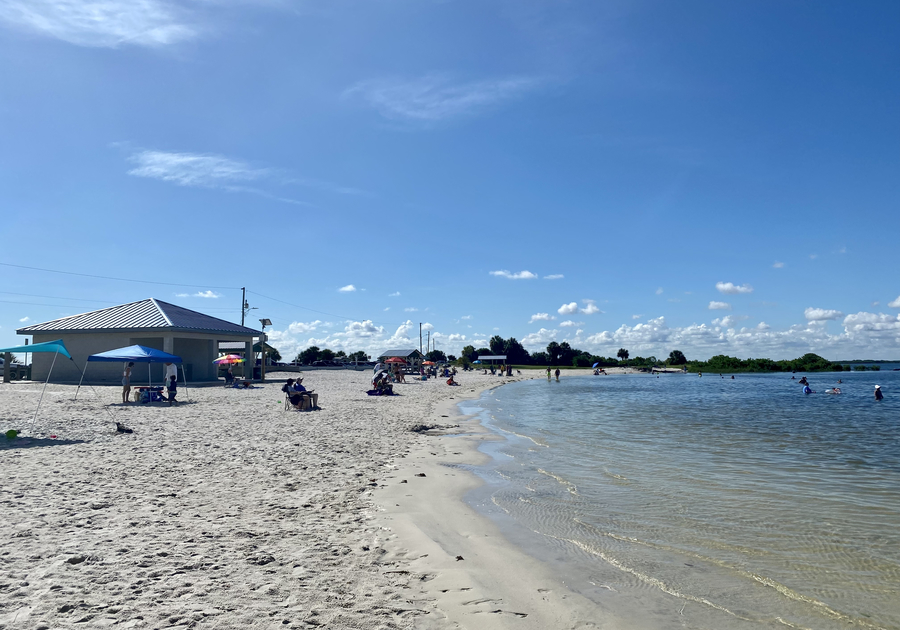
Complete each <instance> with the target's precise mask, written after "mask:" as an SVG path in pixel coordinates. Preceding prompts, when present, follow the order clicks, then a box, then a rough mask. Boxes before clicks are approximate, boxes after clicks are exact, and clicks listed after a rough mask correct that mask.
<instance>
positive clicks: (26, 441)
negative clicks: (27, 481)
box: [0, 436, 87, 451]
mask: <svg viewBox="0 0 900 630" xmlns="http://www.w3.org/2000/svg"><path fill="white" fill-rule="evenodd" d="M86 442H87V440H61V439H58V438H34V437H17V438H15V439H14V440H10V439H8V438H3V437H2V436H0V451H8V450H12V449H17V448H37V447H39V446H67V445H69V444H84V443H86Z"/></svg>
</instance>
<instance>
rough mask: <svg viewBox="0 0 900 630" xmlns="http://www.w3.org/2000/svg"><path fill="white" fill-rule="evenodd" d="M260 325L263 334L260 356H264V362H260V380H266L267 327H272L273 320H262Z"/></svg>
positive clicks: (260, 342)
mask: <svg viewBox="0 0 900 630" xmlns="http://www.w3.org/2000/svg"><path fill="white" fill-rule="evenodd" d="M259 323H260V324H262V334H261V335H260V336H259V349H260V354H262V360H261V361H260V362H259V380H261V381H264V380H266V326H271V325H272V320H271V319H261V320H259Z"/></svg>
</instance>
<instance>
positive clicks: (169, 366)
mask: <svg viewBox="0 0 900 630" xmlns="http://www.w3.org/2000/svg"><path fill="white" fill-rule="evenodd" d="M173 376H174V377H175V380H176V381H177V380H178V366H176V365H175V364H174V363H166V380H165V381H164V382H165V383H167V384H168V382H169V381H170V380H171V377H173Z"/></svg>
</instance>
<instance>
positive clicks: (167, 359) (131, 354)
mask: <svg viewBox="0 0 900 630" xmlns="http://www.w3.org/2000/svg"><path fill="white" fill-rule="evenodd" d="M32 352H33V351H32ZM88 361H110V362H119V363H124V362H128V361H134V362H135V363H181V357H179V356H175V355H174V354H169V353H168V352H163V351H162V350H155V349H154V348H147V347H146V346H128V347H127V348H116V349H115V350H107V351H106V352H100V353H99V354H92V355H91V356H89V357H88Z"/></svg>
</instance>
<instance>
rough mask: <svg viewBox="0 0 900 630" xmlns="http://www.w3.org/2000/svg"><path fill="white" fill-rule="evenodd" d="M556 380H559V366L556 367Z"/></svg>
mask: <svg viewBox="0 0 900 630" xmlns="http://www.w3.org/2000/svg"><path fill="white" fill-rule="evenodd" d="M556 382H557V383H558V382H559V368H556Z"/></svg>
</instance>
